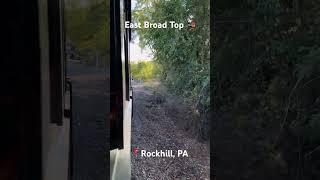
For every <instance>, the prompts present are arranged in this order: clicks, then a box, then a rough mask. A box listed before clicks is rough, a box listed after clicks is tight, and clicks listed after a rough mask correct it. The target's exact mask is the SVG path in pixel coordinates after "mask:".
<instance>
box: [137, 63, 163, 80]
mask: <svg viewBox="0 0 320 180" xmlns="http://www.w3.org/2000/svg"><path fill="white" fill-rule="evenodd" d="M131 73H132V76H133V78H134V79H136V80H139V81H150V80H154V79H158V78H159V77H160V73H161V66H160V65H159V64H157V63H156V62H153V61H140V62H138V63H131Z"/></svg>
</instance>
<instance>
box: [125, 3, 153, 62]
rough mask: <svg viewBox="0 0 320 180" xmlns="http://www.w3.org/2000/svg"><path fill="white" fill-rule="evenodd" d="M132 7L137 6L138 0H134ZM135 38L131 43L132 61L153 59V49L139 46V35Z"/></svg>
mask: <svg viewBox="0 0 320 180" xmlns="http://www.w3.org/2000/svg"><path fill="white" fill-rule="evenodd" d="M131 3H132V4H131V5H132V7H131V8H132V9H134V8H135V6H136V3H137V2H136V0H132V2H131ZM133 37H135V39H133V40H132V42H131V43H130V61H131V62H138V61H151V60H152V57H153V56H152V51H151V50H150V49H149V48H141V47H140V46H139V36H138V35H136V36H133Z"/></svg>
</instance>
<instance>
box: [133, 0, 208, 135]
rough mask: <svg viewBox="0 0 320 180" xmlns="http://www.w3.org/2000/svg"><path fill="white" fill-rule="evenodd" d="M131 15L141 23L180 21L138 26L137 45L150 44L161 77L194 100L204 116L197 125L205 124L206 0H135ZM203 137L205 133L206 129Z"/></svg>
mask: <svg viewBox="0 0 320 180" xmlns="http://www.w3.org/2000/svg"><path fill="white" fill-rule="evenodd" d="M133 17H134V20H135V21H137V22H141V23H143V22H144V21H149V22H156V23H163V22H166V21H167V22H169V21H175V22H177V23H184V27H185V28H183V29H182V30H178V29H171V28H168V29H143V28H142V29H138V30H137V33H138V35H139V37H140V42H141V45H142V46H148V47H150V48H151V49H152V50H153V52H154V59H155V61H156V62H157V63H158V64H159V65H161V67H162V69H163V70H162V71H161V74H160V75H161V80H162V81H163V82H164V83H165V85H166V86H167V87H168V88H169V90H171V92H173V93H175V94H177V95H180V96H183V97H184V99H186V100H188V101H190V103H191V104H194V106H195V108H196V109H197V110H198V111H199V112H200V114H201V115H202V116H203V117H204V119H205V120H204V121H201V123H202V122H203V124H202V125H200V126H201V127H200V129H201V128H202V127H208V119H206V118H205V115H206V114H207V113H208V110H209V104H210V96H209V71H210V68H209V64H210V60H209V59H210V58H209V56H210V53H209V52H210V51H209V47H210V44H209V34H210V30H209V0H197V1H195V0H171V1H159V0H137V7H136V9H135V10H134V13H133ZM191 19H194V20H195V21H196V22H197V28H196V29H195V30H193V31H192V30H190V29H189V28H188V22H189V21H190V20H191ZM199 123H200V122H199ZM202 129H204V128H202ZM203 137H208V131H206V133H204V136H203Z"/></svg>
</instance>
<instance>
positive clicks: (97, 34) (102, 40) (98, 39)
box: [65, 0, 110, 59]
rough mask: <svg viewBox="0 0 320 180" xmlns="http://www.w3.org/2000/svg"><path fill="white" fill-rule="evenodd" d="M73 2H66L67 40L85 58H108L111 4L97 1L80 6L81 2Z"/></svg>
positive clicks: (101, 0)
mask: <svg viewBox="0 0 320 180" xmlns="http://www.w3.org/2000/svg"><path fill="white" fill-rule="evenodd" d="M71 2H73V3H71V4H68V3H67V2H66V8H65V16H66V17H65V19H66V23H65V24H66V34H67V39H68V40H69V41H70V42H71V43H72V45H73V46H74V47H75V48H76V49H77V50H78V51H79V52H80V55H81V56H83V57H85V58H89V59H90V57H95V56H103V57H108V56H107V54H109V52H107V50H108V49H109V48H108V47H109V32H110V31H109V30H110V28H109V27H108V26H109V25H108V24H109V14H108V12H109V3H107V2H106V1H105V0H99V1H98V0H95V1H88V3H87V4H86V5H85V6H80V5H79V4H80V3H79V2H77V3H75V2H74V1H71Z"/></svg>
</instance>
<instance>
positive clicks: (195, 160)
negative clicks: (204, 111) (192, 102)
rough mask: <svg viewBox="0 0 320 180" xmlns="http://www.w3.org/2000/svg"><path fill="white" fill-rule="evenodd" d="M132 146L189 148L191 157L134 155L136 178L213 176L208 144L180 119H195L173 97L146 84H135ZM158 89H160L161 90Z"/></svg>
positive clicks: (153, 149)
mask: <svg viewBox="0 0 320 180" xmlns="http://www.w3.org/2000/svg"><path fill="white" fill-rule="evenodd" d="M133 91H134V94H133V96H134V101H133V113H134V115H133V127H132V148H135V147H138V148H139V150H142V149H144V150H147V151H155V150H173V151H174V152H177V150H187V152H188V157H177V153H175V154H176V157H175V158H168V157H141V156H139V155H138V156H135V155H132V176H133V178H135V179H165V180H167V179H209V175H210V172H209V171H210V170H209V167H210V165H209V163H210V157H209V154H210V151H209V145H208V143H204V142H199V140H198V139H197V138H196V137H194V136H193V135H192V134H191V133H188V132H187V131H185V130H183V128H181V126H180V125H178V124H179V123H178V122H179V121H181V120H183V121H189V120H190V119H189V118H195V117H194V116H193V115H192V114H191V113H190V111H189V110H188V108H187V107H186V106H183V105H182V104H181V102H180V101H179V100H178V99H177V98H176V97H172V96H162V95H161V94H159V93H155V91H154V90H152V89H151V88H149V87H146V86H145V85H142V84H137V83H134V84H133ZM157 92H158V90H157Z"/></svg>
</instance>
